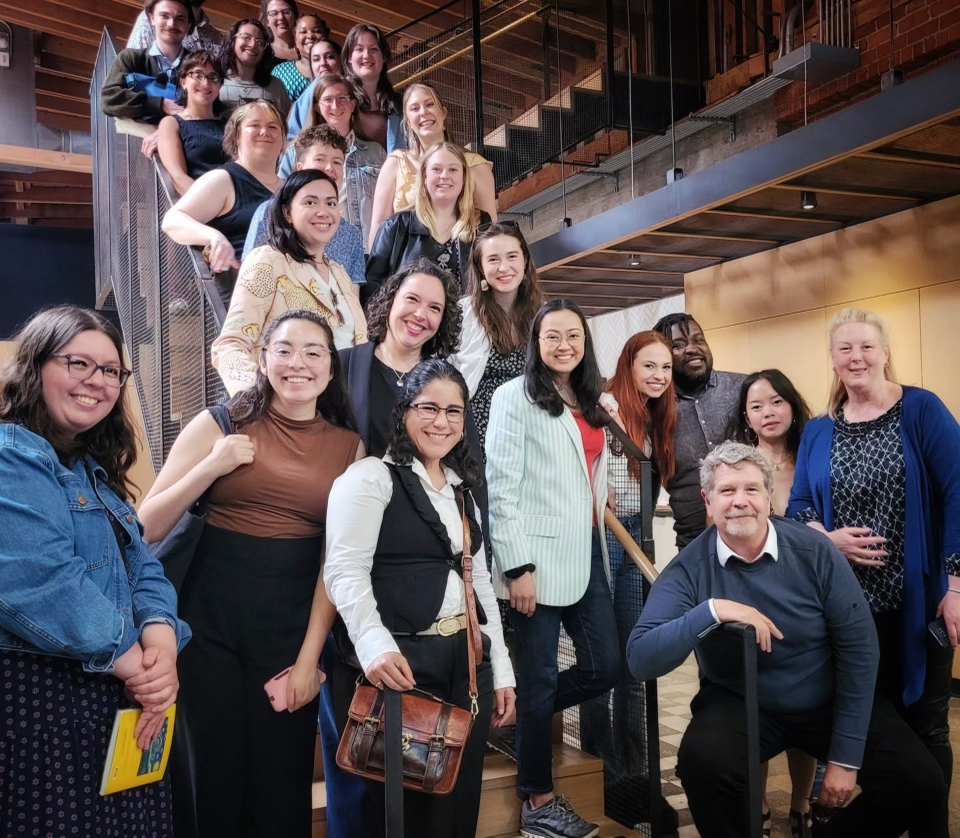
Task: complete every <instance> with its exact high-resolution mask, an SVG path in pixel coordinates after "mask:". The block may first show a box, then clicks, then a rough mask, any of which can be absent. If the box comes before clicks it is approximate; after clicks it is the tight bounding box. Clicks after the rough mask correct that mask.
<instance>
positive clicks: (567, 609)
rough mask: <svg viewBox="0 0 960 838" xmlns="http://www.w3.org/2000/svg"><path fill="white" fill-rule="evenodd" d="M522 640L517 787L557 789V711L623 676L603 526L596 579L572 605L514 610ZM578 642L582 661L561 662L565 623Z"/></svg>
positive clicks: (593, 565) (594, 559)
mask: <svg viewBox="0 0 960 838" xmlns="http://www.w3.org/2000/svg"><path fill="white" fill-rule="evenodd" d="M510 622H511V624H512V625H513V628H514V632H515V636H516V642H517V669H518V673H519V675H518V683H517V763H518V768H517V788H518V790H519V791H520V792H521V794H546V793H547V792H550V791H551V790H552V789H553V766H552V761H553V741H552V732H553V715H554V713H559V712H561V711H563V710H566V709H567V708H568V707H573V706H574V705H577V704H581V703H582V702H584V701H587V700H588V699H591V698H596V697H597V696H600V695H603V694H604V693H606V692H608V691H609V690H610V689H612V688H613V686H614V685H615V684H616V683H617V680H618V679H619V677H620V657H621V653H620V649H619V648H618V646H619V644H618V642H617V622H616V619H615V617H614V613H613V602H612V601H611V597H610V586H609V585H608V583H607V576H606V573H605V571H604V567H603V553H602V552H601V548H600V538H599V535H598V533H597V530H596V529H594V531H593V544H592V549H591V557H590V581H589V582H588V583H587V590H586V591H585V592H584V594H583V596H582V597H581V598H580V600H579V601H578V602H575V603H574V604H572V605H564V606H557V605H541V604H539V603H538V604H537V607H536V610H535V611H534V612H533V614H531V615H530V616H529V617H527V616H524V615H523V614H521V613H520V612H519V611H516V610H514V609H512V608H511V609H510ZM561 626H563V628H564V629H566V632H567V635H568V636H569V637H570V639H571V641H573V647H574V651H575V652H576V656H577V662H576V664H575V665H574V666H571V667H570V668H569V669H566V670H564V671H563V672H560V671H559V667H558V665H557V649H558V646H559V642H560V627H561Z"/></svg>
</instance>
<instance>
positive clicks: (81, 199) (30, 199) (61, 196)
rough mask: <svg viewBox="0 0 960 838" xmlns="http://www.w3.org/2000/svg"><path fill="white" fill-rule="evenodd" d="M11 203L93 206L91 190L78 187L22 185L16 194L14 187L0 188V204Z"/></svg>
mask: <svg viewBox="0 0 960 838" xmlns="http://www.w3.org/2000/svg"><path fill="white" fill-rule="evenodd" d="M12 203H24V204H60V205H73V206H84V205H87V206H89V205H91V204H93V189H92V188H89V189H86V188H83V187H79V186H73V187H52V186H37V187H32V186H30V187H28V186H26V184H24V189H23V191H20V192H18V191H17V189H16V187H13V188H10V187H8V186H5V187H0V204H12Z"/></svg>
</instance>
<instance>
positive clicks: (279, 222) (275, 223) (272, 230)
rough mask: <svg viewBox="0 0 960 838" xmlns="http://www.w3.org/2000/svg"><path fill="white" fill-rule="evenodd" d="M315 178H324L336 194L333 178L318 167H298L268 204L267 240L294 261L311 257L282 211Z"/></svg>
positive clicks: (271, 245)
mask: <svg viewBox="0 0 960 838" xmlns="http://www.w3.org/2000/svg"><path fill="white" fill-rule="evenodd" d="M316 180H325V181H326V182H327V183H329V184H330V186H331V188H332V189H333V194H334V196H336V195H337V194H338V193H337V184H335V183H334V182H333V178H332V177H330V175H328V174H327V173H326V172H321V171H320V170H319V169H299V170H298V171H295V172H292V173H291V175H290V177H288V178H287V179H286V180H285V181H284V182H283V183H282V184H281V186H280V188H279V189H278V190H277V194H276V197H274V199H273V200H272V201H271V202H270V204H269V209H268V212H269V216H268V218H267V241H268V242H269V244H270V247H272V248H273V249H274V250H279V251H280V252H281V253H283V254H284V255H286V256H289V257H290V258H291V259H293V260H294V261H295V262H301V263H303V262H310V261H312V257H311V256H310V254H309V253H307V249H306V248H305V247H304V246H303V242H302V241H301V240H300V236H299V235H298V234H297V231H296V230H295V229H294V228H293V224H292V223H291V222H290V221H288V220H287V217H286V215H284V214H283V211H284V210H285V209H287V208H288V207H289V206H290V204H291V203H292V202H293V199H294V198H295V197H296V195H297V193H298V192H299V191H300V190H301V189H303V187H304V186H306V185H307V184H310V183H313V182H314V181H316Z"/></svg>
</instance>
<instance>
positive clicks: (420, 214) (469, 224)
mask: <svg viewBox="0 0 960 838" xmlns="http://www.w3.org/2000/svg"><path fill="white" fill-rule="evenodd" d="M444 149H446V150H447V151H449V152H450V153H451V154H452V155H453V156H454V157H456V158H457V160H459V161H460V165H461V166H463V189H462V190H461V192H460V197H459V198H457V222H456V224H454V225H453V230H452V231H451V233H450V237H451V238H453V239H460V241H464V242H472V241H473V240H474V238H476V235H477V227H478V226H480V210H478V209H477V208H476V207H475V206H474V205H473V175H472V174H471V173H470V167H469V166H468V165H467V156H466V154H464V151H463V149H462V148H461V147H460V146H458V145H457V144H456V143H451V142H448V141H447V140H443V141H441V142H439V143H434V144H433V145H432V146H430V148H428V149H427V151H426V153H425V154H424V155H423V157H421V158H420V171H419V174H418V180H417V196H416V199H415V200H414V212H415V213H416V216H417V218H419V219H420V221H421V223H422V224H423V225H424V226H425V227H426V228H427V229H428V230H429V231H430V235H431V236H433V238H434V239H435V240H436V241H440V235H439V232H438V228H437V217H436V215H435V214H434V211H433V204H432V203H431V201H430V196H429V195H428V194H427V163H428V162H429V161H430V158H431V157H433V155H434V154H436V153H437V152H438V151H443V150H444Z"/></svg>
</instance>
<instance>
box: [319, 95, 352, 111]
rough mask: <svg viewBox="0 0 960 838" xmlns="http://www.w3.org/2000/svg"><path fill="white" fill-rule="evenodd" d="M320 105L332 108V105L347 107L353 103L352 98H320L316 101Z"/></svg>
mask: <svg viewBox="0 0 960 838" xmlns="http://www.w3.org/2000/svg"><path fill="white" fill-rule="evenodd" d="M317 101H318V102H319V103H320V104H321V105H324V106H326V107H328V108H332V107H333V106H334V105H349V104H350V103H351V102H352V101H353V97H352V96H346V95H344V96H321V97H320V98H319V99H318V100H317Z"/></svg>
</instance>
